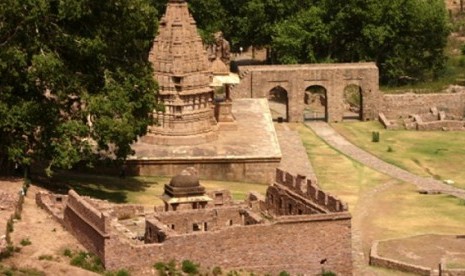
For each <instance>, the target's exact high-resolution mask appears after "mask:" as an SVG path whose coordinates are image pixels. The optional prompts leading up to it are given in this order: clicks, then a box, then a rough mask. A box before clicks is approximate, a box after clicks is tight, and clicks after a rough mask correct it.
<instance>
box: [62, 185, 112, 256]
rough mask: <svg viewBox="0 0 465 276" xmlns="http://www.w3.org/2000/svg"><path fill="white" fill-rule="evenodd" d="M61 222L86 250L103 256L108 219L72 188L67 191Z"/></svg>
mask: <svg viewBox="0 0 465 276" xmlns="http://www.w3.org/2000/svg"><path fill="white" fill-rule="evenodd" d="M63 223H64V225H65V227H66V228H67V229H68V230H69V231H70V232H71V233H73V234H74V236H75V237H76V238H77V239H78V240H79V242H80V243H82V245H84V247H86V249H87V250H89V251H90V252H92V253H94V254H96V255H97V256H99V257H100V258H102V259H103V258H104V252H105V248H104V246H105V240H106V239H107V238H108V237H109V235H108V234H107V233H106V231H107V229H109V220H108V219H107V217H106V216H105V215H104V214H103V213H102V212H100V211H98V210H97V209H96V208H94V207H93V206H92V205H91V204H89V202H87V201H86V200H85V199H84V198H82V197H80V196H79V195H78V194H77V193H76V192H75V191H73V190H71V191H69V193H68V201H67V204H66V207H65V209H64V215H63Z"/></svg>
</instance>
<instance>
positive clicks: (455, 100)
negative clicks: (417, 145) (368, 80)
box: [379, 92, 465, 131]
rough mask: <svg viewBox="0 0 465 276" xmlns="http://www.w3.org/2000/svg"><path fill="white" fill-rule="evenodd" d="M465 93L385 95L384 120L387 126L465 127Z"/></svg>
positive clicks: (462, 128)
mask: <svg viewBox="0 0 465 276" xmlns="http://www.w3.org/2000/svg"><path fill="white" fill-rule="evenodd" d="M464 118H465V93H464V92H458V93H439V94H413V93H407V94H402V95H384V97H383V108H382V112H380V114H379V120H380V122H381V123H382V124H383V125H384V126H385V127H386V128H387V129H408V130H455V131H457V130H460V131H463V130H465V120H464Z"/></svg>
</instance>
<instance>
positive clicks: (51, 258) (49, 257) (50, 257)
mask: <svg viewBox="0 0 465 276" xmlns="http://www.w3.org/2000/svg"><path fill="white" fill-rule="evenodd" d="M39 260H40V261H42V260H46V261H53V256H52V255H40V256H39Z"/></svg>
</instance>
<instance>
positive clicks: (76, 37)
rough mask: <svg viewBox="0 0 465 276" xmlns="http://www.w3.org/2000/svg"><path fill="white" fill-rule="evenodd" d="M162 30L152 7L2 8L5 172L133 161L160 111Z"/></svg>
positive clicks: (142, 1)
mask: <svg viewBox="0 0 465 276" xmlns="http://www.w3.org/2000/svg"><path fill="white" fill-rule="evenodd" d="M156 22H157V21H156V10H155V9H154V8H153V7H152V6H151V5H150V4H149V3H148V1H147V0H131V1H129V0H108V1H92V0H62V1H49V0H4V1H3V2H2V4H0V26H1V28H0V80H1V82H0V167H7V165H8V163H10V164H11V163H12V162H14V163H18V164H22V165H29V164H31V163H32V162H34V161H46V162H47V167H48V170H49V171H50V170H53V169H55V168H65V169H69V168H71V166H73V165H74V164H76V163H77V162H79V161H81V160H91V158H92V157H93V156H95V154H96V153H99V154H100V155H104V156H107V157H108V156H111V157H113V158H117V159H124V158H125V157H126V156H127V155H128V154H130V153H131V148H130V144H131V143H132V142H134V141H135V140H136V139H137V137H138V136H139V135H143V134H144V133H145V132H146V129H147V125H148V124H150V123H151V116H149V113H151V112H152V111H153V109H154V107H155V94H156V91H157V86H156V83H155V82H154V80H153V77H152V69H151V65H150V64H149V62H148V59H147V55H148V51H149V49H150V44H151V41H152V39H153V37H154V34H155V29H156Z"/></svg>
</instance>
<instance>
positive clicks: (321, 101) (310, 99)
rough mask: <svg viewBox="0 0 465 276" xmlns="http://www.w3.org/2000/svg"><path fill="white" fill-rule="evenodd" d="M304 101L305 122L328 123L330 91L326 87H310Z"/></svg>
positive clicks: (306, 90)
mask: <svg viewBox="0 0 465 276" xmlns="http://www.w3.org/2000/svg"><path fill="white" fill-rule="evenodd" d="M303 101H304V121H309V120H310V121H312V120H316V121H325V122H327V121H328V90H327V89H326V88H325V87H324V86H322V85H310V86H308V87H307V88H306V89H305V94H304V99H303Z"/></svg>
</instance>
